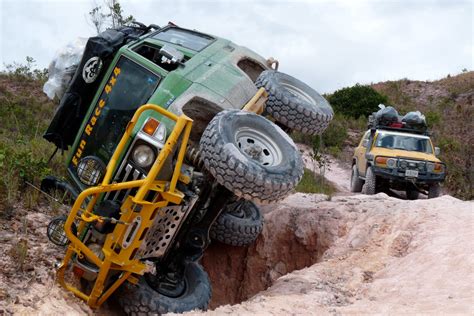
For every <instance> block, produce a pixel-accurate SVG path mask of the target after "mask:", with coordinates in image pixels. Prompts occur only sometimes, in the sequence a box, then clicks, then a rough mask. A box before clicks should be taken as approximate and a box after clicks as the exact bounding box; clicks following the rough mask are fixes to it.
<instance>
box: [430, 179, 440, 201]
mask: <svg viewBox="0 0 474 316" xmlns="http://www.w3.org/2000/svg"><path fill="white" fill-rule="evenodd" d="M440 195H441V186H440V185H439V183H433V184H432V185H430V187H429V188H428V199H434V198H437V197H438V196H440Z"/></svg>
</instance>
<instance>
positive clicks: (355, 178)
mask: <svg viewBox="0 0 474 316" xmlns="http://www.w3.org/2000/svg"><path fill="white" fill-rule="evenodd" d="M363 185H364V181H363V180H361V179H360V178H359V170H357V165H353V166H352V174H351V192H361V191H362V186H363Z"/></svg>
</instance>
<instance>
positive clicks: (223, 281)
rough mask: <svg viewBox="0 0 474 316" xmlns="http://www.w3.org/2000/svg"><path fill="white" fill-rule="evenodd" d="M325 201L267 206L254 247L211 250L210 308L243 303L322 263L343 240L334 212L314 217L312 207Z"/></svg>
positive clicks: (297, 199)
mask: <svg viewBox="0 0 474 316" xmlns="http://www.w3.org/2000/svg"><path fill="white" fill-rule="evenodd" d="M302 198H303V199H304V203H301V201H302ZM326 199H327V198H326V197H325V196H324V195H305V194H295V195H293V196H291V197H289V198H287V199H286V200H285V202H284V203H280V204H277V205H271V206H264V207H262V211H263V213H264V214H265V225H264V228H263V231H262V233H261V235H260V237H259V238H258V239H257V240H256V242H255V243H254V244H252V245H250V246H247V247H231V246H226V245H223V244H221V243H217V242H215V243H213V244H211V246H210V247H209V249H208V250H207V251H206V254H205V256H204V258H203V260H202V263H203V265H204V268H205V269H206V271H207V272H208V274H209V277H210V279H211V282H212V286H213V295H212V301H211V306H210V308H211V309H212V308H215V307H217V306H219V305H224V304H236V303H239V302H241V301H243V300H246V299H248V298H249V297H252V296H253V295H255V294H257V293H258V292H260V291H263V290H265V289H266V288H268V287H269V286H271V285H272V284H273V282H275V280H277V279H278V278H279V277H281V276H283V275H285V274H287V273H289V272H292V271H294V270H298V269H302V268H305V267H309V266H311V265H313V264H314V263H316V262H318V261H319V260H320V258H321V257H322V255H323V254H324V252H325V251H326V250H327V249H328V248H329V247H330V245H331V244H332V243H333V242H334V240H335V239H337V238H338V236H340V235H341V234H344V228H343V225H341V222H340V218H341V216H340V215H339V211H337V210H336V209H335V208H331V207H328V208H327V209H324V210H320V211H319V212H312V210H314V205H316V204H317V203H318V202H321V201H323V200H326Z"/></svg>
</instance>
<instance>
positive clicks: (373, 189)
mask: <svg viewBox="0 0 474 316" xmlns="http://www.w3.org/2000/svg"><path fill="white" fill-rule="evenodd" d="M364 193H365V194H367V195H374V194H375V193H377V176H376V175H375V173H374V169H373V168H372V167H367V173H366V175H365V184H364Z"/></svg>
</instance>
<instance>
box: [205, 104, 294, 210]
mask: <svg viewBox="0 0 474 316" xmlns="http://www.w3.org/2000/svg"><path fill="white" fill-rule="evenodd" d="M242 133H248V134H252V133H253V134H254V135H256V136H255V137H256V139H258V138H259V137H260V138H261V139H263V141H264V142H268V143H269V144H271V145H270V146H267V147H268V148H269V149H268V150H267V147H265V146H262V147H259V148H260V150H261V151H260V156H259V157H258V158H259V159H256V158H255V157H251V155H250V154H249V152H248V151H245V150H244V149H241V148H240V147H239V146H241V145H240V140H238V138H239V136H238V135H242ZM247 142H250V141H249V139H248V138H247ZM244 145H248V144H244ZM244 145H242V147H243V146H244ZM200 148H201V156H202V159H203V161H204V165H205V167H206V169H207V170H208V171H209V172H210V173H211V174H212V175H213V176H214V178H216V180H217V182H218V183H220V184H221V185H223V186H225V187H226V188H227V189H228V190H230V191H231V192H232V193H234V194H235V195H237V196H238V197H243V198H244V199H246V200H251V201H254V202H257V203H260V204H262V203H272V202H277V201H279V200H281V199H283V198H285V197H286V196H287V195H288V194H289V193H290V192H291V191H292V190H293V188H294V187H296V185H297V184H298V183H299V182H300V180H301V178H302V177H303V161H302V159H301V155H300V153H299V152H298V149H297V148H296V145H295V144H294V142H293V141H292V140H291V138H290V137H289V136H288V135H287V134H285V132H283V131H282V130H281V129H280V128H279V127H278V126H276V125H275V124H274V123H272V122H270V121H269V120H267V119H266V118H264V117H263V116H259V115H256V114H254V113H250V112H244V111H236V110H227V111H222V112H220V113H218V114H217V115H216V116H215V117H214V118H213V119H212V120H211V122H210V123H209V125H208V126H207V128H206V129H205V131H204V133H203V135H202V137H201V141H200ZM262 148H263V149H262ZM257 150H258V148H257ZM265 150H266V151H265ZM268 152H270V153H271V154H270V157H271V159H273V158H272V157H273V156H275V160H274V161H273V162H271V163H268V165H263V164H262V159H267V157H268V155H267V153H268ZM273 152H276V154H275V155H273V154H272V153H273ZM264 154H265V156H263V155H264ZM262 157H263V158H262Z"/></svg>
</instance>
